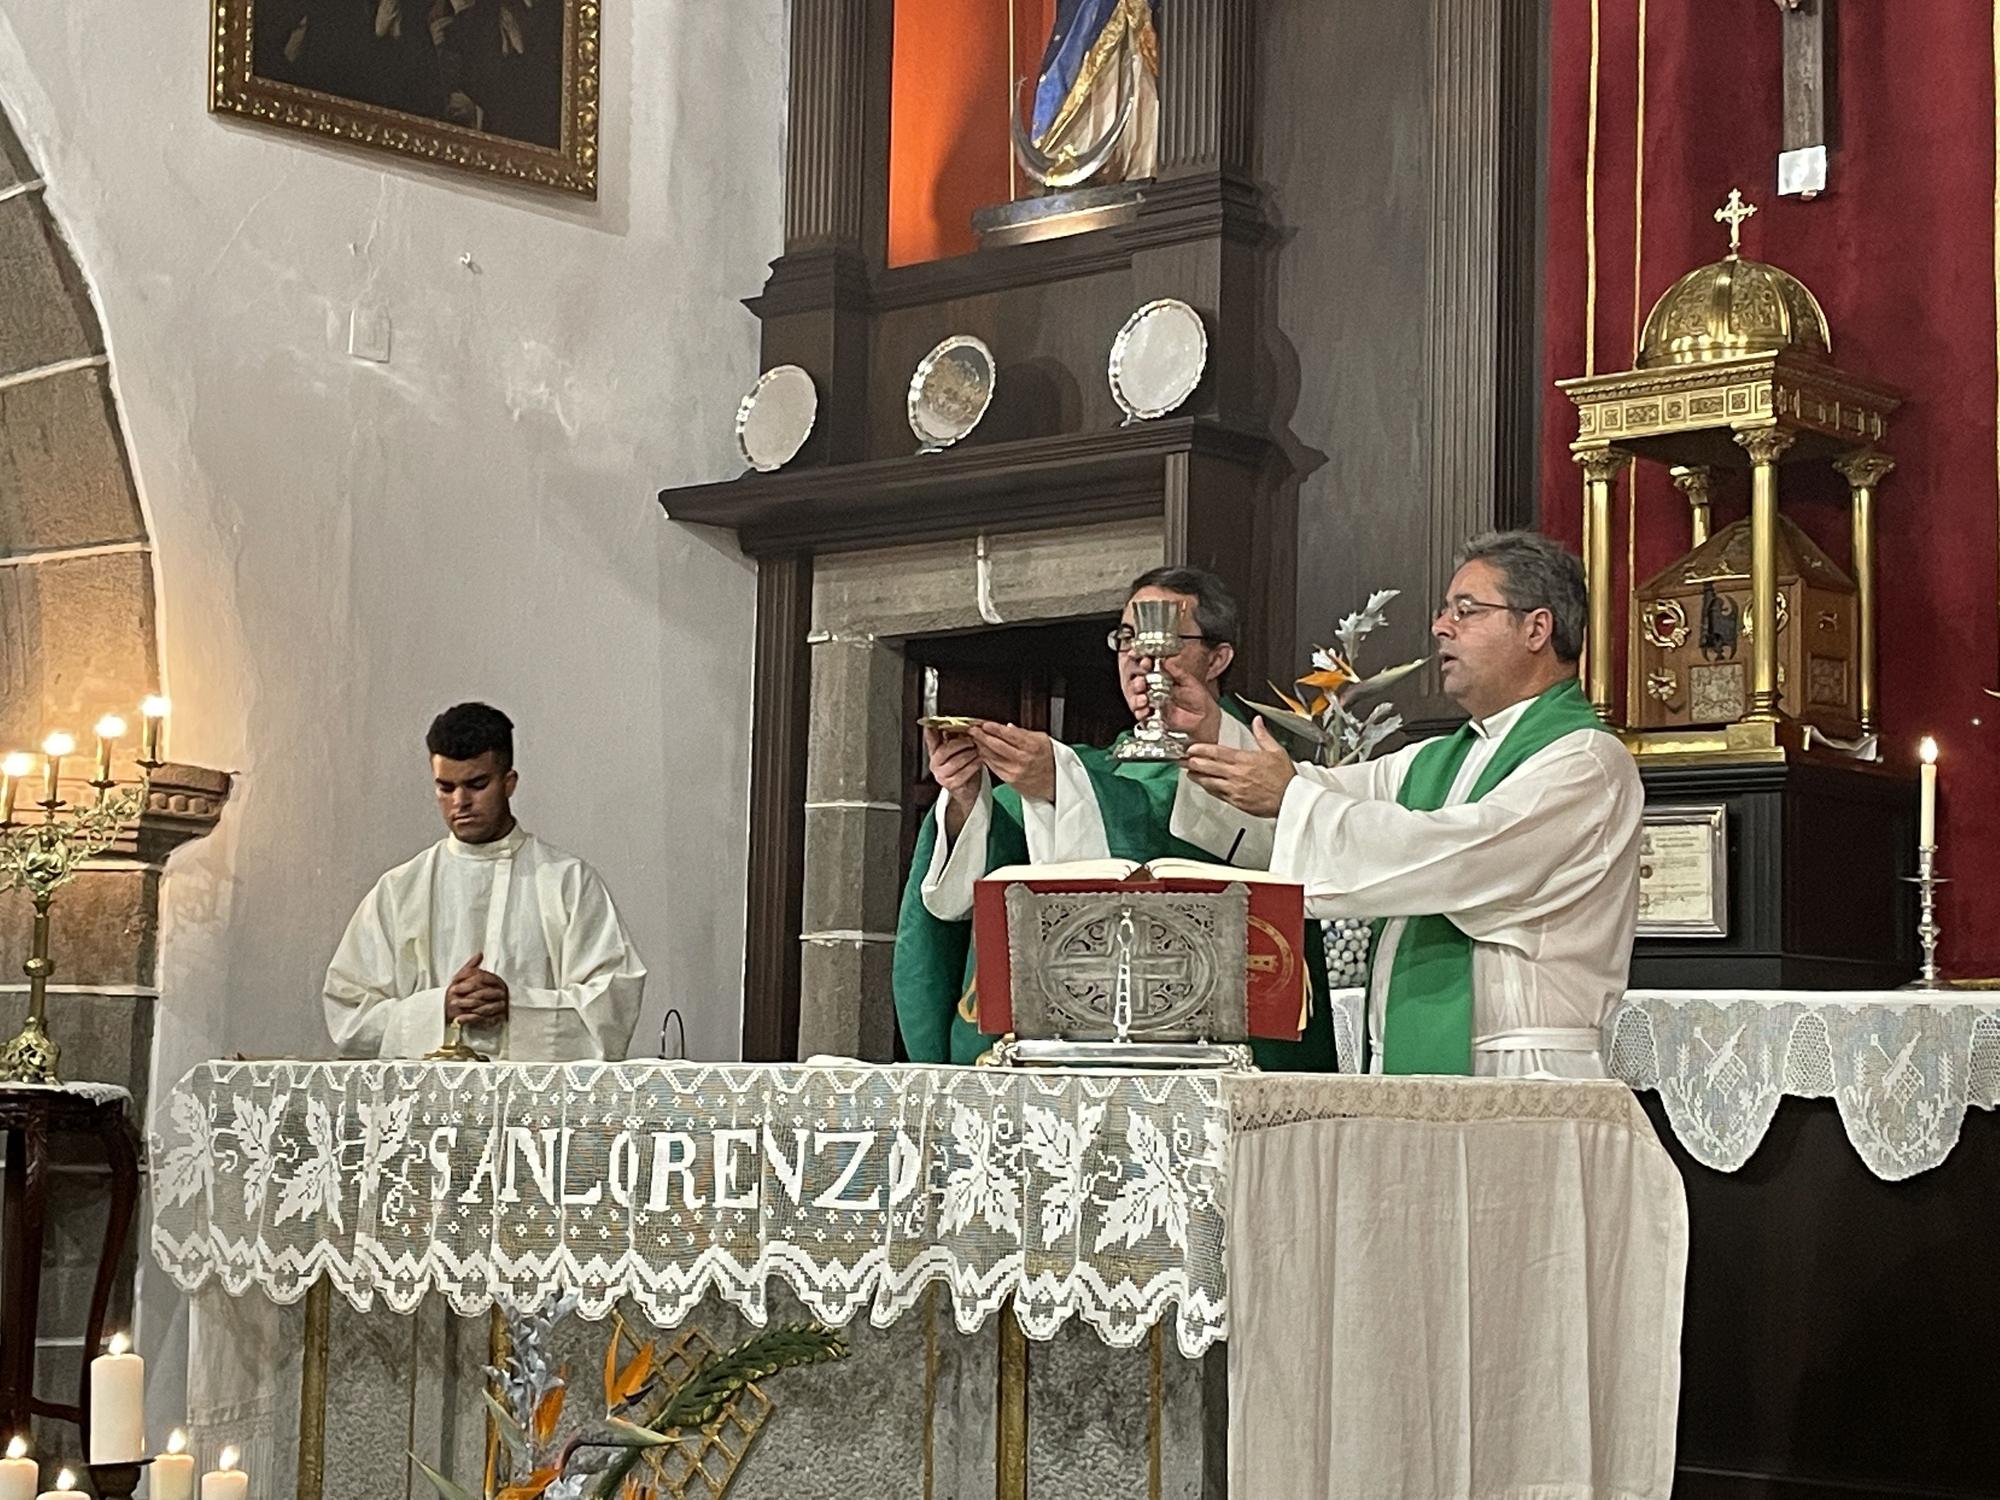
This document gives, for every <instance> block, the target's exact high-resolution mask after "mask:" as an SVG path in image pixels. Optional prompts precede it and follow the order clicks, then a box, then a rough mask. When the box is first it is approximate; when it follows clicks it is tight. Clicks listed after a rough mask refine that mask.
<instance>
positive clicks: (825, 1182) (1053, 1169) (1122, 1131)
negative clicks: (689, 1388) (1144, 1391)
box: [152, 1062, 1227, 1357]
mask: <svg viewBox="0 0 2000 1500" xmlns="http://www.w3.org/2000/svg"><path fill="white" fill-rule="evenodd" d="M1218 1089H1219V1085H1218V1081H1217V1078H1216V1076H1215V1075H1213V1074H1207V1075H1203V1074H1191V1073H1177V1074H1151V1075H1133V1074H1115V1073H1052V1072H1039V1073H1038V1072H1003V1071H999V1070H993V1069H952V1068H916V1067H902V1068H877V1067H866V1066H860V1065H855V1066H838V1067H813V1066H760V1065H745V1064H736V1065H698V1064H686V1063H657V1062H653V1063H646V1062H632V1063H613V1064H606V1063H581V1064H569V1065H563V1066H545V1065H535V1064H496V1065H492V1066H486V1067H465V1066H458V1065H451V1064H425V1063H414V1062H412V1063H394V1062H379V1063H377V1062H369V1063H314V1062H269V1063H227V1062H216V1063H208V1064H204V1065H203V1066H201V1067H198V1068H196V1069H195V1070H194V1071H193V1072H191V1073H189V1074H188V1076H187V1077H185V1078H184V1079H182V1080H181V1082H180V1083H179V1084H178V1085H176V1086H175V1088H174V1090H173V1092H172V1093H171V1095H170V1096H169V1098H168V1100H167V1102H166V1105H165V1107H164V1109H163V1110H162V1111H161V1115H160V1125H161V1133H160V1134H159V1135H158V1136H156V1138H155V1140H154V1142H153V1150H152V1171H153V1193H154V1205H153V1207H154V1212H153V1225H152V1248H153V1254H154V1256H155V1257H156V1258H157V1259H158V1261H159V1262H160V1264H161V1265H162V1266H163V1267H165V1268H166V1270H167V1271H168V1273H169V1274H171V1275H172V1276H173V1278H174V1280H175V1281H176V1282H177V1283H178V1284H179V1285H180V1286H181V1287H182V1288H183V1289H184V1290H186V1291H188V1292H190V1293H192V1292H194V1291H195V1290H197V1289H198V1288H200V1287H201V1286H202V1285H203V1284H204V1283H206V1282H208V1281H209V1280H210V1279H211V1278H214V1279H216V1280H219V1281H220V1282H221V1284H222V1285H223V1287H224V1288H225V1289H226V1290H228V1291H229V1292H231V1293H233V1294H237V1295H240V1294H242V1293H243V1292H245V1291H247V1290H249V1289H251V1288H252V1287H255V1288H257V1289H258V1290H260V1291H262V1292H263V1293H265V1294H266V1295H268V1296H269V1297H271V1298H272V1299H273V1300H274V1301H277V1302H293V1301H296V1300H297V1299H298V1298H299V1297H301V1296H303V1295H304V1293H305V1291H306V1289H307V1288H308V1287H309V1286H310V1285H311V1284H312V1282H313V1281H314V1280H316V1279H317V1278H318V1277H319V1276H321V1275H322V1274H324V1275H326V1276H328V1277H329V1278H330V1279H331V1281H332V1283H333V1285H334V1286H335V1287H336V1288H337V1289H338V1290H339V1291H340V1293H341V1294H342V1295H343V1296H344V1297H346V1298H347V1300H348V1301H349V1302H350V1303H352V1304H353V1306H354V1307H355V1308H356V1309H357V1310H359V1311H366V1310H367V1309H368V1308H369V1307H370V1306H371V1305H372V1304H373V1303H374V1302H375V1300H376V1299H377V1298H380V1299H381V1300H382V1301H383V1302H385V1303H386V1304H387V1305H388V1306H389V1307H390V1308H392V1309H394V1310H396V1311H398V1312H407V1311H409V1310H411V1309H412V1308H414V1307H415V1306H416V1305H417V1304H418V1303H420V1302H421V1301H422V1300H423V1299H424V1298H425V1297H426V1296H427V1295H428V1294H430V1293H433V1292H436V1293H441V1294H442V1295H444V1296H445V1297H447V1298H448V1299H449V1301H450V1303H451V1305H452V1307H453V1308H454V1309H456V1310H457V1311H458V1312H459V1313H461V1314H467V1315H469V1314H475V1313H479V1312H482V1311H484V1310H485V1309H487V1308H488V1307H490V1306H491V1305H492V1304H493V1301H494V1299H495V1298H496V1297H505V1298H508V1299H511V1300H512V1301H513V1302H514V1303H516V1304H517V1305H520V1306H523V1307H528V1308H536V1307H539V1306H541V1305H542V1303H543V1302H544V1301H546V1300H547V1299H549V1298H551V1297H553V1296H555V1295H557V1294H558V1293H559V1292H561V1291H564V1290H572V1291H575V1292H576V1293H577V1294H578V1296H579V1298H580V1305H579V1311H580V1312H581V1313H582V1314H583V1315H584V1316H586V1317H603V1316H605V1315H606V1314H608V1313H609V1312H610V1311H611V1310H612V1308H613V1307H614V1306H615V1305H616V1304H617V1302H618V1300H619V1299H620V1298H623V1297H629V1298H631V1299H632V1300H633V1301H635V1302H636V1303H638V1304H639V1306H640V1307H641V1308H643V1309H644V1310H645V1312H646V1314H647V1315H648V1316H649V1317H651V1318H652V1319H653V1320H654V1321H655V1322H656V1323H658V1324H660V1325H661V1326H666V1327H671V1326H675V1325H677V1324H679V1323H680V1322H681V1321H682V1320H683V1319H684V1318H685V1317H686V1316H687V1315H688V1314H689V1313H690V1312H691V1311H692V1310H693V1309H694V1307H695V1306H696V1304H697V1303H698V1302H700V1300H701V1299H702V1297H703V1296H704V1295H705V1294H707V1293H709V1292H711V1291H713V1292H714V1293H716V1294H717V1295H719V1296H721V1297H722V1298H723V1299H725V1300H726V1301H728V1302H730V1303H731V1304H733V1305H734V1306H736V1307H737V1308H739V1309H740V1310H741V1311H742V1312H743V1313H744V1315H745V1316H747V1317H749V1318H750V1319H752V1320H753V1321H755V1322H759V1323H761V1322H763V1321H764V1318H765V1316H766V1294H765V1288H766V1284H767V1282H768V1281H769V1280H770V1279H771V1278H772V1277H777V1278H779V1279H780V1280H781V1281H782V1282H783V1283H784V1284H785V1285H787V1286H789V1287H790V1288H791V1289H792V1291H793V1292H794V1293H796V1295H797V1296H798V1298H799V1300H800V1301H801V1302H802V1303H804V1305H805V1306H806V1307H807V1308H808V1309H809V1310H810V1311H811V1312H812V1314H813V1316H815V1317H817V1318H819V1319H822V1320H823V1321H825V1322H827V1323H829V1324H832V1325H835V1326H841V1325H844V1324H846V1323H847V1322H848V1321H849V1320H850V1319H851V1318H853V1317H854V1315H855V1314H856V1313H858V1312H860V1311H862V1310H863V1309H864V1308H865V1309H866V1310H867V1312H868V1314H869V1317H870V1318H871V1320H872V1321H873V1322H875V1323H876V1324H877V1325H878V1326H879V1325H886V1324H888V1323H889V1322H891V1321H893V1320H894V1319H895V1318H896V1317H898V1316H899V1315H900V1314H902V1313H904V1312H906V1311H908V1310H909V1309H910V1308H911V1307H912V1306H914V1305H915V1304H916V1302H917V1301H918V1298H919V1295H920V1294H921V1293H922V1291H923V1290H924V1289H925V1288H926V1287H928V1286H930V1285H931V1284H932V1283H943V1284H944V1285H945V1286H946V1288H948V1290H949V1294H950V1296H951V1299H952V1304H953V1310H954V1313H955V1316H956V1320H957V1323H958V1326H959V1328H960V1329H961V1330H963V1331H965V1332H971V1331H973V1330H974V1329H976V1328H978V1327H979V1326H980V1325H981V1324H982V1323H983V1322H984V1320H985V1319H986V1318H987V1316H988V1315H989V1314H991V1313H993V1312H994V1311H996V1310H997V1309H998V1308H999V1307H1000V1306H1001V1305H1002V1304H1003V1303H1004V1302H1005V1301H1006V1299H1007V1298H1009V1297H1013V1298H1014V1299H1015V1308H1016V1311H1017V1315H1018V1317H1019V1319H1020V1322H1021V1325H1022V1327H1023V1329H1024V1330H1025V1331H1026V1332H1027V1333H1028V1334H1029V1335H1030V1336H1031V1337H1035V1338H1050V1337H1053V1336H1054V1334H1055V1333H1056V1331H1057V1330H1058V1329H1059V1328H1060V1327H1061V1326H1062V1325H1063V1324H1064V1323H1066V1322H1068V1321H1069V1319H1071V1318H1072V1317H1080V1318H1081V1319H1082V1320H1083V1321H1084V1322H1085V1323H1086V1324H1088V1325H1089V1326H1090V1327H1091V1328H1092V1329H1094V1330H1095V1331H1096V1332H1097V1334H1098V1335H1099V1336H1100V1337H1101V1338H1103V1340H1104V1341H1105V1342H1106V1343H1108V1344H1111V1345H1114V1346H1129V1345H1132V1344H1135V1343H1137V1342H1139V1340H1140V1339H1141V1338H1142V1337H1143V1336H1144V1335H1145V1333H1146V1331H1147V1330H1148V1329H1149V1328H1151V1327H1152V1326H1153V1325H1154V1324H1155V1323H1156V1322H1158V1321H1160V1320H1162V1319H1163V1318H1164V1317H1166V1316H1168V1315H1169V1312H1170V1310H1174V1309H1177V1315H1176V1316H1175V1326H1176V1332H1177V1334H1178V1341H1179V1345H1180V1348H1181V1351H1182V1353H1183V1354H1185V1355H1187V1356H1189V1357H1193V1356H1195V1355H1198V1354H1200V1353H1201V1352H1202V1351H1203V1350H1205V1349H1207V1348H1208V1347H1209V1346H1210V1345H1211V1344H1213V1343H1214V1342H1215V1341H1216V1340H1217V1339H1220V1338H1222V1337H1224V1336H1225V1332H1226V1329H1225V1302H1224V1292H1223V1274H1224V1272H1223V1249H1224V1221H1223V1213H1224V1210H1223V1205H1222V1202H1221V1197H1222V1186H1221V1178H1222V1173H1223V1167H1224V1161H1223V1153H1224V1147H1225V1144H1226V1134H1227V1132H1226V1127H1225V1119H1226V1116H1225V1108H1224V1105H1223V1103H1222V1100H1221V1098H1220V1094H1219V1091H1218Z"/></svg>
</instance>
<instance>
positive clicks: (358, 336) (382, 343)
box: [347, 304, 389, 365]
mask: <svg viewBox="0 0 2000 1500" xmlns="http://www.w3.org/2000/svg"><path fill="white" fill-rule="evenodd" d="M347 352H348V353H349V354H351V355H353V356H354V357H355V358H356V359H366V360H373V361H374V362H375V363H376V364H378V365H386V364H387V363H388V362H389V310H388V309H387V308H386V307H364V306H360V305H358V304H357V305H356V306H355V308H354V309H353V310H352V311H351V312H350V313H349V314H348V315H347Z"/></svg>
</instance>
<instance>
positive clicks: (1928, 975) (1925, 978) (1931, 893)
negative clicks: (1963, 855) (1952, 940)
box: [1903, 844, 1950, 990]
mask: <svg viewBox="0 0 2000 1500" xmlns="http://www.w3.org/2000/svg"><path fill="white" fill-rule="evenodd" d="M1903 878H1904V879H1905V880H1907V881H1909V882H1910V883H1911V884H1912V885H1914V886H1915V887H1916V888H1917V941H1918V943H1920V944H1921V945H1922V946H1923V950H1924V965H1923V968H1922V969H1921V970H1919V971H1918V974H1917V977H1916V978H1915V979H1912V980H1911V981H1910V982H1909V983H1908V984H1906V985H1904V986H1903V988H1904V989H1906V990H1942V989H1943V988H1944V982H1943V981H1942V980H1940V979H1939V978H1938V964H1937V949H1938V939H1939V938H1940V937H1942V936H1944V929H1943V928H1942V927H1940V926H1938V919H1937V888H1938V887H1939V886H1941V885H1947V884H1949V883H1950V882H1949V881H1948V880H1947V879H1946V878H1945V877H1944V876H1942V875H1940V874H1938V872H1937V845H1936V844H1919V845H1918V846H1917V873H1916V874H1914V875H1905V876H1904V877H1903Z"/></svg>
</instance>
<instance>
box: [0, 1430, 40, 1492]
mask: <svg viewBox="0 0 2000 1500" xmlns="http://www.w3.org/2000/svg"><path fill="white" fill-rule="evenodd" d="M41 1477H42V1466H41V1465H40V1464H38V1463H36V1462H35V1461H34V1460H33V1459H32V1458H30V1457H28V1442H27V1439H26V1438H19V1437H17V1438H15V1439H14V1440H13V1441H12V1442H11V1443H9V1444H8V1445H7V1456H6V1457H5V1458H0V1500H35V1492H36V1487H37V1485H38V1484H39V1483H40V1482H41Z"/></svg>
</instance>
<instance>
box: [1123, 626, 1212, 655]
mask: <svg viewBox="0 0 2000 1500" xmlns="http://www.w3.org/2000/svg"><path fill="white" fill-rule="evenodd" d="M1137 639H1138V636H1137V635H1136V634H1135V633H1134V632H1133V630H1132V627H1131V626H1130V625H1120V626H1119V627H1118V628H1117V629H1116V630H1114V631H1112V632H1111V633H1110V634H1109V635H1107V636H1106V637H1105V638H1104V644H1105V645H1107V646H1109V647H1110V648H1111V649H1112V650H1113V651H1130V650H1131V649H1132V643H1133V642H1134V641H1136V640H1137ZM1181 639H1182V640H1184V641H1205V640H1207V639H1208V637H1207V636H1205V635H1202V634H1201V633H1200V632H1199V631H1197V632H1196V633H1195V634H1193V635H1184V636H1182V637H1181Z"/></svg>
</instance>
